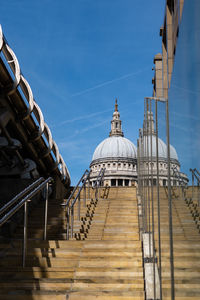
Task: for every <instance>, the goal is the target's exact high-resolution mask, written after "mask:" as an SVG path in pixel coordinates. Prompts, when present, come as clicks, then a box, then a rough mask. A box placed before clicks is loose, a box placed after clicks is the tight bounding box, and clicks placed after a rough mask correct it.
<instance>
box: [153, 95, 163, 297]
mask: <svg viewBox="0 0 200 300" xmlns="http://www.w3.org/2000/svg"><path fill="white" fill-rule="evenodd" d="M155 117H156V168H157V180H156V187H157V217H158V253H159V269H158V272H159V281H160V300H162V257H161V231H160V184H159V181H160V177H159V152H158V103H157V101H155Z"/></svg>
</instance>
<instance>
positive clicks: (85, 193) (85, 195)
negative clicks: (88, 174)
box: [84, 181, 86, 207]
mask: <svg viewBox="0 0 200 300" xmlns="http://www.w3.org/2000/svg"><path fill="white" fill-rule="evenodd" d="M84 206H85V207H86V181H85V183H84Z"/></svg>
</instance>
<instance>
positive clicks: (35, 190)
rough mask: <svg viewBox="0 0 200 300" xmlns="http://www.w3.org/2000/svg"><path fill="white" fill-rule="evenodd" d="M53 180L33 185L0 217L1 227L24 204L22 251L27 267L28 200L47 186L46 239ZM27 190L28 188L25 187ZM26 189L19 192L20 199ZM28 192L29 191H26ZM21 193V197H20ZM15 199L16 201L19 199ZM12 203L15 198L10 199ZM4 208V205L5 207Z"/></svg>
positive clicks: (23, 261)
mask: <svg viewBox="0 0 200 300" xmlns="http://www.w3.org/2000/svg"><path fill="white" fill-rule="evenodd" d="M51 181H52V178H51V177H49V178H48V179H46V180H45V181H44V182H42V183H40V185H39V186H37V187H35V185H32V189H30V187H29V193H28V194H27V195H26V196H25V197H24V198H23V199H22V200H21V201H20V202H19V203H17V204H16V205H15V206H14V207H13V208H11V209H10V211H8V213H7V214H5V215H4V216H3V217H2V218H1V219H0V227H1V226H2V225H3V224H5V223H6V222H7V221H8V220H9V219H10V218H11V217H12V216H13V215H14V214H15V213H16V212H17V211H19V209H20V208H21V207H22V206H24V238H23V253H22V265H23V267H25V265H26V251H27V224H28V202H29V201H31V199H32V198H33V197H34V196H35V195H37V194H38V193H39V192H40V191H42V190H43V189H44V188H45V187H46V197H45V221H44V240H46V236H47V210H48V186H49V183H50V182H51ZM25 190H26V189H25ZM23 192H24V193H25V191H22V192H21V193H19V194H18V195H17V196H18V197H17V196H16V198H17V200H19V199H20V198H22V197H23V196H24V193H23ZM26 193H27V191H26ZM19 195H21V197H19ZM17 200H15V202H16V201H17ZM10 202H12V204H14V203H15V202H13V199H12V200H11V201H10ZM10 206H11V204H10V205H9V206H8V207H7V209H8V208H9V207H10ZM3 208H4V207H3ZM4 211H5V209H4Z"/></svg>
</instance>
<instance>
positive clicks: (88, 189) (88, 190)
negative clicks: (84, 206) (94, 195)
mask: <svg viewBox="0 0 200 300" xmlns="http://www.w3.org/2000/svg"><path fill="white" fill-rule="evenodd" d="M89 199H90V175H89V176H88V200H89Z"/></svg>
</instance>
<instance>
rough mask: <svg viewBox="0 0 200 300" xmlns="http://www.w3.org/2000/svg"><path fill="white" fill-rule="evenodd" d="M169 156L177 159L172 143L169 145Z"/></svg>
mask: <svg viewBox="0 0 200 300" xmlns="http://www.w3.org/2000/svg"><path fill="white" fill-rule="evenodd" d="M170 158H171V159H175V160H178V155H177V152H176V149H175V148H174V147H173V146H172V145H170Z"/></svg>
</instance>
